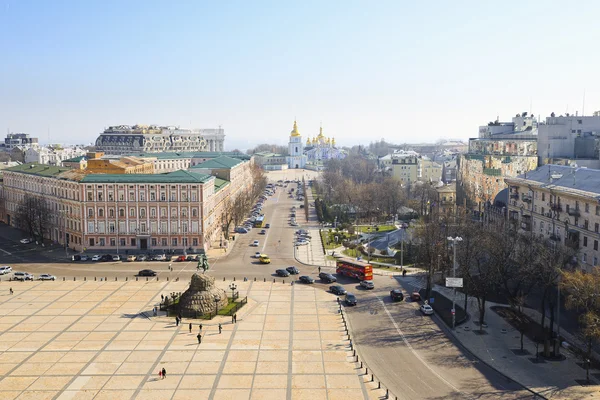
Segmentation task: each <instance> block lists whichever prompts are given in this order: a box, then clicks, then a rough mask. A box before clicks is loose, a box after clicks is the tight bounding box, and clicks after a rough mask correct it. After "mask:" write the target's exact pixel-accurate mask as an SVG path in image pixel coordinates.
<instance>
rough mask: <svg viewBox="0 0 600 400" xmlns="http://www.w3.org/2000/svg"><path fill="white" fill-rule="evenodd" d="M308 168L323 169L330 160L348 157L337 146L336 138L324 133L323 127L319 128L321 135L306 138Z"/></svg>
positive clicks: (305, 152) (305, 150)
mask: <svg viewBox="0 0 600 400" xmlns="http://www.w3.org/2000/svg"><path fill="white" fill-rule="evenodd" d="M304 154H306V160H307V168H310V169H313V170H322V169H323V168H324V167H325V163H326V162H327V161H328V160H342V159H344V158H345V157H346V152H345V151H343V150H341V149H338V148H337V147H336V146H335V138H333V137H331V138H329V137H326V136H325V135H323V127H321V128H319V135H318V136H315V137H314V138H312V139H311V138H310V137H309V138H308V139H306V147H305V148H304Z"/></svg>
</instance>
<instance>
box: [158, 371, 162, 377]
mask: <svg viewBox="0 0 600 400" xmlns="http://www.w3.org/2000/svg"><path fill="white" fill-rule="evenodd" d="M158 379H162V369H159V370H158Z"/></svg>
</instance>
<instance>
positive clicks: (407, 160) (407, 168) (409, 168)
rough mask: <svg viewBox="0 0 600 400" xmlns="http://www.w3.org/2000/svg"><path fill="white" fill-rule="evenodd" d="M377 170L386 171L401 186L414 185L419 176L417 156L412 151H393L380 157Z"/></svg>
mask: <svg viewBox="0 0 600 400" xmlns="http://www.w3.org/2000/svg"><path fill="white" fill-rule="evenodd" d="M378 162H379V168H380V169H383V170H387V171H389V172H390V173H391V175H392V176H393V177H394V178H396V179H398V180H399V181H400V182H402V184H403V185H405V184H408V183H414V182H416V181H417V177H418V176H419V154H418V153H417V152H415V151H412V150H395V151H394V152H393V153H392V154H388V155H386V156H383V157H380V158H379V160H378Z"/></svg>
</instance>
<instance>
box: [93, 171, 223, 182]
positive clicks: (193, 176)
mask: <svg viewBox="0 0 600 400" xmlns="http://www.w3.org/2000/svg"><path fill="white" fill-rule="evenodd" d="M211 179H214V177H213V176H210V175H206V174H200V173H197V172H193V171H184V170H179V171H174V172H169V173H166V174H90V175H86V177H85V178H83V179H82V182H84V183H206V182H208V181H210V180H211Z"/></svg>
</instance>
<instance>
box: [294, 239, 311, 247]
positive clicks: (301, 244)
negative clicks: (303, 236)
mask: <svg viewBox="0 0 600 400" xmlns="http://www.w3.org/2000/svg"><path fill="white" fill-rule="evenodd" d="M309 243H310V242H309V241H308V240H298V241H296V242H295V243H294V246H307V245H308V244H309Z"/></svg>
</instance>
